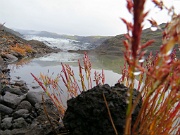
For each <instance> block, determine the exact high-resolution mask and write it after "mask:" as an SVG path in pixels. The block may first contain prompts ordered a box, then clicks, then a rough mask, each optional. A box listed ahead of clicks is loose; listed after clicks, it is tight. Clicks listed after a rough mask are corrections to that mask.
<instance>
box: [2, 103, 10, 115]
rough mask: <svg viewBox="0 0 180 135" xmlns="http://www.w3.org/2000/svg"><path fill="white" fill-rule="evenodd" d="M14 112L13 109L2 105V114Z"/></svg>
mask: <svg viewBox="0 0 180 135" xmlns="http://www.w3.org/2000/svg"><path fill="white" fill-rule="evenodd" d="M12 112H13V109H12V108H10V107H7V106H5V105H3V104H0V113H4V114H11V113H12Z"/></svg>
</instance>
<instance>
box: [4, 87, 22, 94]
mask: <svg viewBox="0 0 180 135" xmlns="http://www.w3.org/2000/svg"><path fill="white" fill-rule="evenodd" d="M3 89H4V90H5V91H7V92H10V93H13V94H16V95H23V94H24V93H22V91H21V90H20V89H19V88H11V87H9V86H8V85H7V86H5V87H4V88H3Z"/></svg>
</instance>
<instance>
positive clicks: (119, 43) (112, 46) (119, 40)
mask: <svg viewBox="0 0 180 135" xmlns="http://www.w3.org/2000/svg"><path fill="white" fill-rule="evenodd" d="M160 27H161V29H164V27H165V24H161V25H160ZM150 39H154V40H155V42H154V43H153V44H152V45H151V46H149V47H148V50H150V51H153V52H156V51H158V50H159V47H160V45H161V44H162V30H159V29H158V30H157V31H152V30H151V29H150V28H148V29H145V30H143V32H142V39H141V42H142V43H145V42H147V41H148V40H150ZM123 40H125V37H124V34H123V35H117V36H115V37H112V38H109V39H107V40H105V41H104V42H103V43H102V44H101V45H100V46H98V47H97V48H96V49H95V51H96V52H97V53H100V54H113V55H122V53H123V50H124V45H123Z"/></svg>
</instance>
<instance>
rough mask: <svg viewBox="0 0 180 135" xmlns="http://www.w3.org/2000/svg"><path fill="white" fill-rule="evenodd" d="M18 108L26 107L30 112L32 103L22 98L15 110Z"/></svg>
mask: <svg viewBox="0 0 180 135" xmlns="http://www.w3.org/2000/svg"><path fill="white" fill-rule="evenodd" d="M19 109H27V110H28V111H29V112H30V111H31V110H32V105H31V103H30V102H28V101H26V100H24V101H22V102H21V103H20V104H19V105H18V106H17V108H16V110H19Z"/></svg>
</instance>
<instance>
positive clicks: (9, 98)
mask: <svg viewBox="0 0 180 135" xmlns="http://www.w3.org/2000/svg"><path fill="white" fill-rule="evenodd" d="M25 98H26V95H22V96H19V95H16V94H12V93H10V92H6V95H5V96H4V100H3V103H4V105H7V106H9V107H11V108H16V106H17V105H18V104H19V103H20V102H21V101H22V100H23V99H25Z"/></svg>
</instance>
